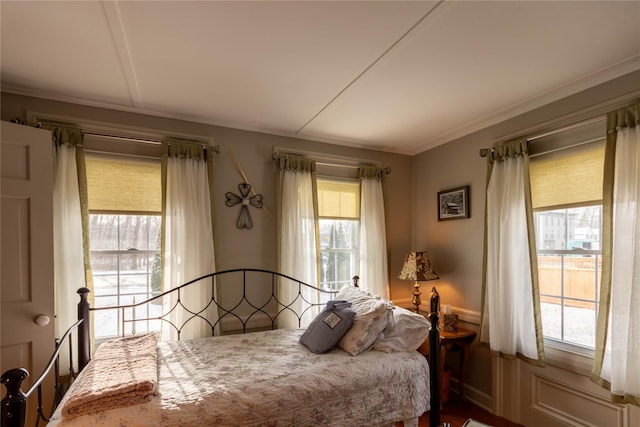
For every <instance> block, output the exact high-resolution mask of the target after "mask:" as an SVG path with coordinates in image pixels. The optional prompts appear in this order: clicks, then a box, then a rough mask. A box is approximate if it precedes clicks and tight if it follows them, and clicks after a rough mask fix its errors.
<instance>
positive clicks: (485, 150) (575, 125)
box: [480, 116, 607, 157]
mask: <svg viewBox="0 0 640 427" xmlns="http://www.w3.org/2000/svg"><path fill="white" fill-rule="evenodd" d="M606 119H607V117H606V116H599V117H596V118H593V119H588V120H583V121H581V122H578V123H573V124H571V125H567V126H564V127H561V128H559V129H554V130H552V131H549V132H545V133H541V134H539V135H535V136H532V137H530V138H527V142H533V141H535V140H536V139H540V138H544V137H546V136H551V135H555V134H557V133H560V132H564V131H567V130H571V129H575V128H578V127H582V126H588V125H591V124H594V123H597V122H601V121H603V120H606ZM492 150H493V148H481V149H480V157H487V155H488V154H489V153H490V152H491V151H492Z"/></svg>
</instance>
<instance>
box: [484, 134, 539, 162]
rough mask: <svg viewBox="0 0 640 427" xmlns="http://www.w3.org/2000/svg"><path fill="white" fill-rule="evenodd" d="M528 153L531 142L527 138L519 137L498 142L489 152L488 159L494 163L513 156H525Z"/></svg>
mask: <svg viewBox="0 0 640 427" xmlns="http://www.w3.org/2000/svg"><path fill="white" fill-rule="evenodd" d="M526 154H529V144H528V142H527V139H526V138H519V139H514V140H512V141H506V142H502V143H500V144H497V145H496V146H495V147H493V149H492V150H491V151H489V153H488V154H487V161H488V162H489V163H493V162H498V161H502V160H504V159H509V158H512V157H518V156H524V155H526Z"/></svg>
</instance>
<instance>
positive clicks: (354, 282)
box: [351, 274, 360, 288]
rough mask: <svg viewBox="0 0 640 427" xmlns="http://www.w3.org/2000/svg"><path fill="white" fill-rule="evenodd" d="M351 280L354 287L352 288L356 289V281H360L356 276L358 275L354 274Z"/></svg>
mask: <svg viewBox="0 0 640 427" xmlns="http://www.w3.org/2000/svg"><path fill="white" fill-rule="evenodd" d="M351 279H352V280H353V287H354V288H358V287H359V286H358V280H360V276H358V275H357V274H356V275H355V276H353V277H352V278H351Z"/></svg>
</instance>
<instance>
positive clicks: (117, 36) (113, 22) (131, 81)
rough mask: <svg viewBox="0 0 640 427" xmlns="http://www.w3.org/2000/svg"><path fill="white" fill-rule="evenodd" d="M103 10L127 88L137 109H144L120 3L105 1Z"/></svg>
mask: <svg viewBox="0 0 640 427" xmlns="http://www.w3.org/2000/svg"><path fill="white" fill-rule="evenodd" d="M102 8H103V9H104V13H105V15H106V18H107V24H108V26H109V29H110V30H111V35H112V38H113V42H114V43H115V46H116V51H117V52H118V58H119V59H120V65H121V66H122V71H123V73H124V77H125V80H126V82H127V87H128V88H129V95H130V96H131V101H132V102H133V105H134V106H135V107H139V108H142V107H144V104H143V102H142V95H141V94H140V86H139V85H138V78H137V77H136V71H135V67H134V65H133V60H132V58H131V50H130V49H129V43H127V35H126V33H125V31H124V25H123V23H122V19H121V14H120V8H119V7H118V2H117V1H106V0H103V1H102Z"/></svg>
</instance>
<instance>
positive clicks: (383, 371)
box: [50, 330, 430, 427]
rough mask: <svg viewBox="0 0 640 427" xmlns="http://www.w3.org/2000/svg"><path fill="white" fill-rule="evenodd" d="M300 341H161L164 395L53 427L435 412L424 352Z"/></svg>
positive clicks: (303, 420) (273, 422)
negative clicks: (314, 347)
mask: <svg viewBox="0 0 640 427" xmlns="http://www.w3.org/2000/svg"><path fill="white" fill-rule="evenodd" d="M301 334H302V331H301V330H296V331H291V330H274V331H266V332H256V333H250V334H244V335H230V336H223V337H212V338H203V339H197V340H191V341H182V342H161V343H159V344H158V378H159V392H160V395H159V396H158V397H155V398H154V399H153V400H152V401H150V402H148V403H143V404H139V405H134V406H130V407H127V408H121V409H113V410H109V411H104V412H100V413H96V414H92V415H85V416H82V417H79V418H76V419H72V420H63V419H61V417H60V412H61V411H60V408H58V410H57V411H56V413H55V414H54V416H53V417H52V421H51V423H50V425H51V426H89V425H95V426H116V425H117V426H154V427H157V426H207V425H208V426H265V427H266V426H269V427H276V426H296V427H298V426H379V425H380V426H381V425H392V424H393V422H395V421H400V420H410V419H415V418H416V417H418V416H420V415H421V414H423V413H424V412H425V411H427V410H428V409H429V396H430V394H429V380H428V378H429V369H428V363H427V361H426V359H425V358H424V356H422V355H421V354H420V353H418V352H409V353H383V352H378V351H368V352H365V353H363V354H361V355H359V356H355V357H354V356H351V355H349V354H347V353H346V352H344V351H342V350H340V349H338V348H336V349H334V350H332V351H331V352H329V353H327V354H313V353H311V352H310V351H308V350H307V349H306V347H304V346H303V345H302V344H300V343H299V342H298V339H299V337H300V335H301ZM81 377H82V374H81V375H80V377H79V379H78V381H81ZM63 404H64V401H63Z"/></svg>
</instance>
